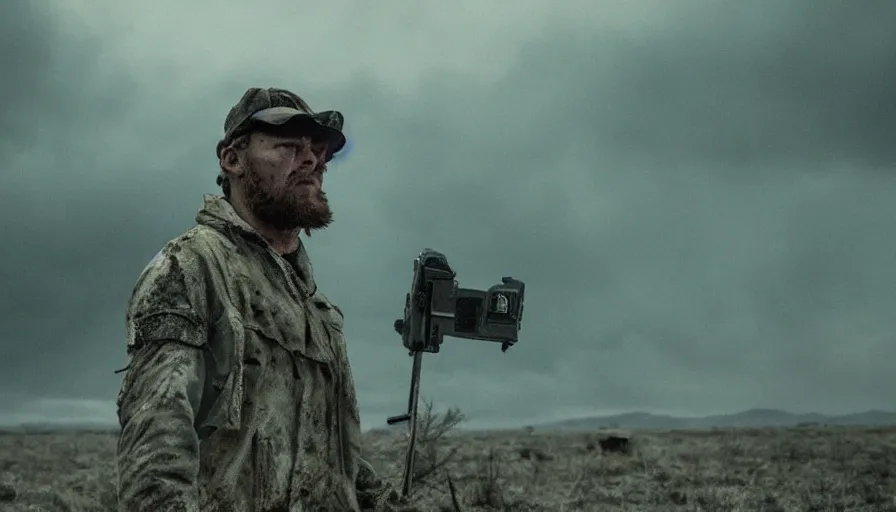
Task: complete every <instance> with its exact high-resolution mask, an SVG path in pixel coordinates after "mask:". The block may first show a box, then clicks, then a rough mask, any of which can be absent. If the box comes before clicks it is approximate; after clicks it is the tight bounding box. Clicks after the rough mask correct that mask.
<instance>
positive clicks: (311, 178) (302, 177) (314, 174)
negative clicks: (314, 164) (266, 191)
mask: <svg viewBox="0 0 896 512" xmlns="http://www.w3.org/2000/svg"><path fill="white" fill-rule="evenodd" d="M326 170H327V169H326V167H325V166H322V167H318V168H316V169H313V170H301V169H300V170H296V171H292V172H291V173H289V176H287V177H286V182H287V183H290V184H300V183H313V184H317V183H320V182H321V181H322V177H323V173H324V172H326Z"/></svg>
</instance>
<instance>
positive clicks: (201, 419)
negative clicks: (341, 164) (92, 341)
mask: <svg viewBox="0 0 896 512" xmlns="http://www.w3.org/2000/svg"><path fill="white" fill-rule="evenodd" d="M342 124H343V117H342V114H340V113H339V112H336V111H326V112H319V113H315V112H313V111H312V110H311V109H310V108H309V107H308V105H307V104H306V103H305V102H304V101H303V100H302V99H301V98H300V97H299V96H297V95H296V94H293V93H292V92H289V91H286V90H283V89H260V88H252V89H249V90H248V91H246V93H245V94H244V95H243V97H242V99H240V101H239V102H238V103H237V104H236V105H235V106H234V107H233V108H232V109H231V110H230V113H229V114H228V115H227V118H226V120H225V123H224V132H225V134H224V138H223V140H221V141H220V142H219V143H218V146H217V156H218V161H219V164H220V174H219V177H218V183H219V185H221V187H222V189H223V193H224V195H223V197H219V196H206V197H205V204H204V206H203V207H202V209H201V210H200V211H199V213H198V215H197V216H196V222H197V226H195V227H193V228H192V229H190V230H189V231H187V232H186V233H184V234H182V235H181V236H179V237H177V238H175V239H173V240H171V241H170V242H168V243H167V244H166V245H165V246H164V248H163V249H162V251H161V252H160V253H159V255H158V256H157V257H156V258H155V259H154V260H153V261H152V262H150V264H149V265H148V266H147V267H146V269H144V271H143V273H142V274H141V276H140V278H139V279H138V281H137V284H136V286H135V288H134V291H133V295H132V296H131V300H130V303H129V305H128V310H127V315H126V319H127V352H128V355H129V356H130V357H131V361H130V364H129V365H128V368H127V369H126V371H127V373H126V374H125V377H124V379H123V383H122V386H121V391H120V393H119V396H118V418H119V422H120V425H121V434H120V437H119V441H118V448H117V460H116V462H117V470H118V481H117V485H118V498H119V507H120V510H122V511H127V512H143V511H146V512H161V511H166V512H179V511H197V512H198V511H203V512H206V511H239V512H255V511H257V512H273V511H283V512H286V511H315V512H316V511H330V510H332V511H339V512H351V511H358V510H361V509H362V508H364V509H368V508H374V509H377V510H381V509H386V510H388V509H392V505H394V504H396V501H397V493H396V492H395V491H394V489H392V488H391V486H388V485H386V484H384V483H383V482H382V481H380V480H379V479H378V478H377V477H376V475H375V473H374V472H373V470H372V468H371V467H370V465H369V464H367V463H366V462H364V461H363V460H362V459H361V458H360V447H361V446H360V434H361V432H360V419H359V415H358V405H357V401H356V398H355V386H354V383H353V381H352V374H351V368H350V367H349V360H348V355H347V352H346V346H345V340H344V337H343V334H342V326H343V316H342V312H341V311H340V310H339V308H338V307H336V305H334V304H333V303H332V302H330V301H329V300H328V299H327V298H326V297H325V296H324V294H323V293H321V291H320V290H319V289H318V288H317V285H316V284H315V282H314V277H313V274H312V270H311V264H310V262H309V260H308V254H307V253H306V252H305V249H304V247H303V244H302V242H301V240H300V239H299V234H300V233H301V232H303V231H304V232H306V233H308V234H310V233H311V232H312V231H313V230H319V229H324V228H326V227H327V226H329V225H330V223H331V222H332V221H333V214H332V211H331V210H330V206H329V204H328V203H327V196H326V194H325V193H324V191H323V188H322V185H323V178H324V174H325V172H326V170H327V162H328V161H329V160H330V159H331V158H332V157H333V155H334V154H335V153H337V152H338V151H339V150H340V149H342V148H343V146H344V145H345V137H344V136H343V134H342Z"/></svg>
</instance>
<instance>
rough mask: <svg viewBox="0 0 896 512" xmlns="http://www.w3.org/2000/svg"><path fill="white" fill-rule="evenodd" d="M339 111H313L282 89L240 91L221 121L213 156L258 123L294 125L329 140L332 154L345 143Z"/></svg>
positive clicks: (257, 125) (330, 153) (330, 154)
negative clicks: (221, 132)
mask: <svg viewBox="0 0 896 512" xmlns="http://www.w3.org/2000/svg"><path fill="white" fill-rule="evenodd" d="M342 123H343V117H342V113H340V112H338V111H335V110H327V111H324V112H316V113H315V112H314V111H312V110H311V108H310V107H309V106H308V104H307V103H305V101H303V100H302V98H300V97H299V96H298V95H296V94H295V93H292V92H290V91H287V90H286V89H275V88H267V89H262V88H258V87H252V88H250V89H249V90H247V91H246V93H245V94H243V97H242V98H240V101H239V102H237V104H236V105H234V106H233V108H231V109H230V112H229V113H228V114H227V118H226V119H225V120H224V138H223V139H222V140H221V141H220V142H218V147H217V149H216V152H217V155H218V156H219V157H220V156H221V150H223V149H224V148H225V147H226V146H227V145H228V144H230V143H231V142H232V141H233V139H234V138H236V137H238V136H240V135H243V134H245V133H247V132H250V131H253V130H254V129H257V128H258V127H259V125H272V126H280V127H284V128H286V127H288V126H295V128H296V130H297V131H301V132H308V133H310V134H313V135H315V136H318V137H322V138H325V139H327V140H328V141H329V143H330V147H329V154H328V155H327V158H328V159H329V158H332V156H333V155H334V154H335V153H337V152H338V151H339V150H341V149H342V148H343V146H345V135H343V134H342Z"/></svg>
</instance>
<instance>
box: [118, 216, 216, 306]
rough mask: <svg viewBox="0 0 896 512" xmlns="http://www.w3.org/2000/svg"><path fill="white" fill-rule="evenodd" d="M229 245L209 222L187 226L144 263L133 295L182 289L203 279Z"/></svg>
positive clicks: (180, 290)
mask: <svg viewBox="0 0 896 512" xmlns="http://www.w3.org/2000/svg"><path fill="white" fill-rule="evenodd" d="M232 247H233V242H231V241H230V240H228V239H227V238H226V237H225V236H223V235H222V234H221V233H219V232H217V231H215V230H214V229H212V228H209V227H208V226H203V225H198V226H195V227H193V228H191V229H189V230H188V231H186V232H184V233H182V234H181V235H180V236H178V237H176V238H172V239H171V240H169V241H168V242H167V243H165V245H164V246H162V249H161V250H160V251H159V252H158V253H156V255H155V256H154V257H153V258H152V259H151V260H150V261H149V263H147V264H146V266H145V267H144V268H143V270H142V272H141V273H140V276H139V278H138V279H137V283H136V285H135V286H134V296H135V298H137V297H138V296H140V295H141V294H143V293H153V294H155V293H158V292H159V290H160V289H168V290H169V291H170V292H174V291H178V292H183V291H184V290H182V289H181V288H183V287H185V286H187V285H189V284H193V285H195V284H199V283H201V282H203V281H205V279H204V276H205V275H206V274H207V273H208V272H209V271H210V270H211V269H212V268H213V267H214V266H215V265H216V264H217V263H216V262H218V261H221V260H222V259H224V258H226V255H225V254H224V253H225V252H228V251H230V250H232ZM172 288H177V290H172Z"/></svg>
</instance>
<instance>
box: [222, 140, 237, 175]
mask: <svg viewBox="0 0 896 512" xmlns="http://www.w3.org/2000/svg"><path fill="white" fill-rule="evenodd" d="M219 160H220V162H219V163H220V165H221V170H222V171H224V173H226V174H227V175H228V176H242V175H243V166H242V165H241V164H240V154H239V152H238V151H237V150H236V148H234V147H233V146H226V147H225V148H224V149H222V150H221V156H220V157H219Z"/></svg>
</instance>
